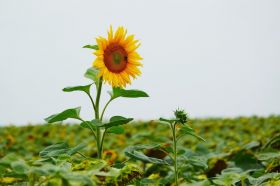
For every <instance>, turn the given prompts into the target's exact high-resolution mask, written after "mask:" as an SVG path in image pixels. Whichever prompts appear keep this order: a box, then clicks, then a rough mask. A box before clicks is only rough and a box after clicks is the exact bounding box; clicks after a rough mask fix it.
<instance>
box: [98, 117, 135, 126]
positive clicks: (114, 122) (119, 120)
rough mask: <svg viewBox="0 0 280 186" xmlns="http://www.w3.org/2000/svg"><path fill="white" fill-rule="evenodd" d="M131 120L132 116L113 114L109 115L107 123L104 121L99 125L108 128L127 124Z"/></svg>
mask: <svg viewBox="0 0 280 186" xmlns="http://www.w3.org/2000/svg"><path fill="white" fill-rule="evenodd" d="M132 120H133V118H125V117H123V116H113V117H111V119H110V121H109V122H108V123H104V124H102V125H101V126H102V127H105V128H106V129H108V128H111V127H115V126H119V125H124V124H127V123H129V122H130V121H132Z"/></svg>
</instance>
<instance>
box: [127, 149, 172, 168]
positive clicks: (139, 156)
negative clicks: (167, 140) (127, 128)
mask: <svg viewBox="0 0 280 186" xmlns="http://www.w3.org/2000/svg"><path fill="white" fill-rule="evenodd" d="M158 147H159V145H158V144H150V145H135V146H130V147H128V148H126V149H125V154H126V155H127V156H128V157H130V158H133V159H135V160H141V161H143V162H149V163H153V164H160V165H170V164H171V163H169V162H168V161H166V160H162V159H158V158H154V157H148V156H146V155H145V154H143V153H142V152H139V151H140V150H150V149H155V148H158Z"/></svg>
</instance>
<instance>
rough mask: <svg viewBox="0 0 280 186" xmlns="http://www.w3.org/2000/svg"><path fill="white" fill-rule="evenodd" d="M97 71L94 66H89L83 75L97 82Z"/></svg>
mask: <svg viewBox="0 0 280 186" xmlns="http://www.w3.org/2000/svg"><path fill="white" fill-rule="evenodd" d="M98 73H99V70H98V69H97V68H95V67H91V68H89V69H87V71H86V73H85V74H84V76H85V77H86V78H88V79H91V80H93V81H94V82H95V83H97V82H98V79H99V78H98Z"/></svg>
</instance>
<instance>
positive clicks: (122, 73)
mask: <svg viewBox="0 0 280 186" xmlns="http://www.w3.org/2000/svg"><path fill="white" fill-rule="evenodd" d="M96 42H97V45H98V50H96V51H95V52H94V54H95V55H96V59H95V61H94V62H93V66H94V67H96V68H97V69H99V74H98V75H99V77H102V78H103V80H104V81H106V82H108V83H109V84H110V85H112V86H113V87H125V86H126V85H127V84H131V77H132V78H133V79H135V78H136V76H139V75H140V74H141V72H140V70H139V67H140V66H142V64H141V63H140V60H142V58H141V56H140V55H139V54H138V53H137V52H136V49H137V48H138V47H139V46H140V43H139V41H138V40H135V39H134V35H128V36H127V30H126V29H124V28H123V27H118V29H117V31H116V32H115V33H114V32H113V29H112V26H110V30H109V31H108V38H107V39H106V38H103V37H98V38H96Z"/></svg>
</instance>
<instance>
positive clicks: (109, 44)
mask: <svg viewBox="0 0 280 186" xmlns="http://www.w3.org/2000/svg"><path fill="white" fill-rule="evenodd" d="M139 46H140V43H139V41H138V40H136V39H135V38H134V35H128V34H127V30H126V29H125V28H123V27H118V28H117V30H116V31H115V32H114V31H113V28H112V26H110V29H109V31H108V35H107V38H104V37H98V38H96V45H86V46H84V47H83V48H88V49H92V50H94V52H93V54H94V55H95V56H96V58H95V60H94V62H93V64H92V67H91V68H89V69H88V70H87V71H86V73H85V77H86V78H89V79H90V80H91V81H92V83H90V84H87V85H82V86H72V87H66V88H64V89H63V91H64V92H74V91H80V92H84V93H85V94H86V95H87V96H88V98H89V101H90V102H91V104H92V109H93V113H94V114H93V117H92V119H90V120H85V119H82V118H81V116H80V110H81V107H76V108H71V109H67V110H64V111H62V112H60V113H58V114H53V115H51V116H49V117H47V118H46V119H45V120H46V121H47V122H48V123H53V122H62V121H63V120H66V119H68V118H72V119H76V120H78V121H80V126H81V127H83V128H86V129H89V130H90V131H91V132H92V135H93V138H94V139H95V141H96V147H97V158H99V159H102V155H103V142H104V138H105V136H106V134H108V133H115V134H121V133H123V132H124V128H123V126H122V125H124V124H127V123H129V122H131V121H132V120H133V118H128V117H124V116H118V115H116V116H112V117H111V118H110V119H109V120H105V119H104V114H105V111H106V109H107V108H108V106H109V104H110V103H111V102H112V101H113V100H115V99H117V98H121V97H123V98H139V97H148V94H147V93H145V92H144V91H141V90H136V89H126V86H127V85H129V84H131V81H132V79H135V78H136V77H138V76H139V75H140V74H141V71H140V67H142V63H141V60H142V57H141V56H140V55H139V54H138V52H137V49H138V47H139ZM106 84H107V85H109V86H110V87H111V88H112V90H111V91H109V92H108V93H109V99H108V101H107V102H106V103H105V104H104V105H103V107H101V99H100V98H101V94H102V87H103V86H104V85H106ZM94 88H95V91H92V89H94ZM93 95H94V96H93Z"/></svg>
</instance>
